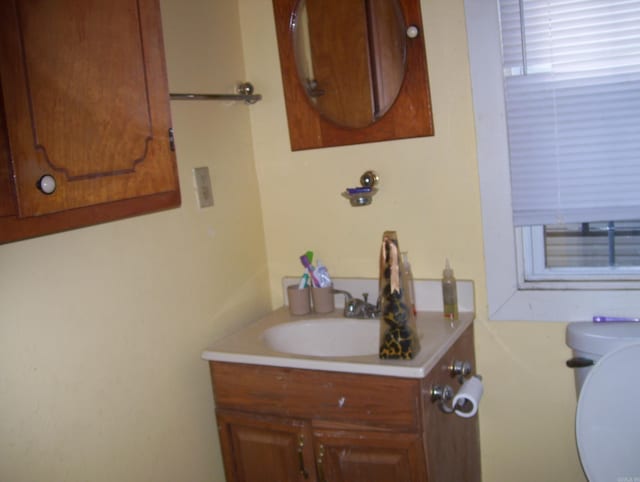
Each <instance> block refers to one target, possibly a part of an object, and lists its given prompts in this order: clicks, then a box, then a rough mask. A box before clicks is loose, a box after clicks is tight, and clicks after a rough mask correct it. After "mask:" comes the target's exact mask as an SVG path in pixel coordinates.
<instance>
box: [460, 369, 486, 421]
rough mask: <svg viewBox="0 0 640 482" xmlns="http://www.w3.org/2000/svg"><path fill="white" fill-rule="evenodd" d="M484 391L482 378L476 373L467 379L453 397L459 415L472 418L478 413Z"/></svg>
mask: <svg viewBox="0 0 640 482" xmlns="http://www.w3.org/2000/svg"><path fill="white" fill-rule="evenodd" d="M483 393H484V385H483V384H482V379H481V378H480V377H479V376H477V375H474V376H472V377H471V378H469V379H467V380H465V382H464V383H463V384H462V386H461V387H460V390H458V393H456V395H455V396H454V397H453V402H452V404H453V407H454V409H455V414H456V415H457V416H458V417H463V418H471V417H473V416H474V415H475V414H476V413H478V405H479V404H480V399H481V398H482V394H483Z"/></svg>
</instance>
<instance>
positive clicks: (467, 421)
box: [422, 326, 482, 482]
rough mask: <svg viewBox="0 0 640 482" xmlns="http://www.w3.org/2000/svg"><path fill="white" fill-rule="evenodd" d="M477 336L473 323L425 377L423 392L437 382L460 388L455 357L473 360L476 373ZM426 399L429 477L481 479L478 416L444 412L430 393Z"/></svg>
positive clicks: (471, 481)
mask: <svg viewBox="0 0 640 482" xmlns="http://www.w3.org/2000/svg"><path fill="white" fill-rule="evenodd" d="M473 340H474V337H473V326H470V327H469V328H467V330H466V331H465V332H464V333H463V334H462V336H460V338H459V339H458V340H457V341H456V343H455V344H454V345H453V346H452V347H451V348H450V349H449V350H448V351H447V353H446V354H445V355H444V356H443V357H442V358H441V359H440V360H439V361H438V363H436V365H435V366H434V367H433V369H432V370H431V372H430V373H429V375H427V377H426V378H424V379H423V380H422V384H423V388H422V392H423V393H429V392H430V390H431V387H432V386H434V385H441V386H444V385H449V386H450V387H451V388H452V389H453V391H454V392H457V391H458V390H459V388H460V382H459V380H457V379H456V378H455V377H452V376H451V373H450V368H449V367H450V365H451V363H452V362H453V361H455V360H459V361H468V362H470V363H471V366H472V373H476V365H475V349H474V341H473ZM424 403H425V409H424V410H423V417H424V419H423V426H424V427H425V434H424V435H425V443H426V447H427V457H428V459H429V464H428V466H429V481H434V482H440V481H443V482H448V481H453V480H460V481H464V482H480V481H481V478H482V476H481V469H480V432H479V427H478V416H477V415H475V416H473V417H471V418H462V417H458V416H456V415H454V414H446V413H443V412H442V411H441V410H440V409H439V408H438V406H437V404H435V403H431V401H429V399H428V397H425V401H424Z"/></svg>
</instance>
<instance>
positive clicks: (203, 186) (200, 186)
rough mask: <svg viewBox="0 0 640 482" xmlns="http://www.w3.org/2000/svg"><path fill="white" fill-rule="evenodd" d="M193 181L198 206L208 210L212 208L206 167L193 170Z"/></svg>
mask: <svg viewBox="0 0 640 482" xmlns="http://www.w3.org/2000/svg"><path fill="white" fill-rule="evenodd" d="M193 180H194V184H195V188H196V195H197V197H198V206H200V207H201V208H208V207H211V206H213V191H212V190H211V177H210V176H209V168H208V167H196V168H194V169H193Z"/></svg>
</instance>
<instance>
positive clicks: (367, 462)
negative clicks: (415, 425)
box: [314, 430, 427, 482]
mask: <svg viewBox="0 0 640 482" xmlns="http://www.w3.org/2000/svg"><path fill="white" fill-rule="evenodd" d="M314 447H315V452H316V470H317V473H318V480H319V482H360V481H363V482H364V481H366V482H391V481H402V482H426V480H427V478H426V467H425V460H424V455H423V452H422V444H421V439H420V436H419V435H418V434H412V433H387V432H366V431H363V432H360V431H357V432H356V431H341V430H322V431H319V430H316V431H314Z"/></svg>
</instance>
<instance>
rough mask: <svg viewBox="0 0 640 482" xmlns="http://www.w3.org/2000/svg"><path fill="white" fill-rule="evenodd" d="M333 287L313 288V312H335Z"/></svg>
mask: <svg viewBox="0 0 640 482" xmlns="http://www.w3.org/2000/svg"><path fill="white" fill-rule="evenodd" d="M334 296H335V295H334V293H333V286H327V287H326V288H316V287H315V286H314V287H312V288H311V298H312V299H313V311H315V312H316V313H329V312H331V311H333V310H335V308H336V305H335V301H334Z"/></svg>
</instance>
